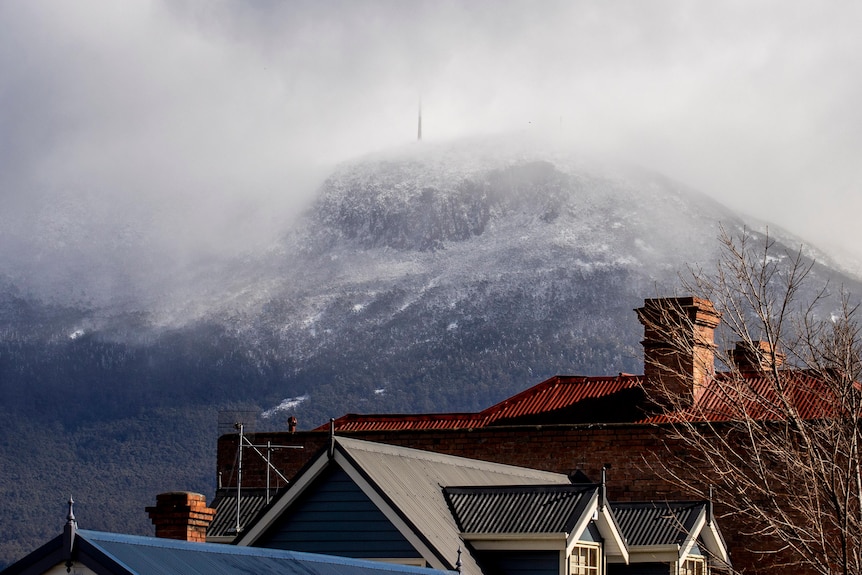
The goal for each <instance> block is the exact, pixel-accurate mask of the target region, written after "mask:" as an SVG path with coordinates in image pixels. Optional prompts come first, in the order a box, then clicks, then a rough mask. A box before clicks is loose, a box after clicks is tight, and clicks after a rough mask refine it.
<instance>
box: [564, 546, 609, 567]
mask: <svg viewBox="0 0 862 575" xmlns="http://www.w3.org/2000/svg"><path fill="white" fill-rule="evenodd" d="M600 550H601V549H600V547H599V546H598V545H586V544H582V545H576V546H575V549H574V550H573V551H572V556H571V557H570V558H569V573H570V575H601V573H602V570H601V567H600V565H601V563H600V555H601V554H600V553H599V551H600Z"/></svg>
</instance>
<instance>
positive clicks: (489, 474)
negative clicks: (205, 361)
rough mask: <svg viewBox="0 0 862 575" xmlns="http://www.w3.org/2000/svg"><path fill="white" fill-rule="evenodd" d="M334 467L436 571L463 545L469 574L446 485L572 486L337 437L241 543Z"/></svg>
mask: <svg viewBox="0 0 862 575" xmlns="http://www.w3.org/2000/svg"><path fill="white" fill-rule="evenodd" d="M331 464H335V465H339V466H340V467H342V469H344V470H345V471H346V472H347V473H348V475H350V476H351V478H352V479H353V481H354V482H355V483H356V484H357V485H358V486H359V487H360V488H361V489H362V490H363V491H364V492H365V493H366V495H368V496H369V497H370V498H371V499H372V500H373V501H375V502H376V504H377V505H378V506H379V507H380V508H381V511H383V512H384V514H386V515H387V517H388V518H389V519H390V521H392V523H393V524H394V525H395V526H396V528H398V529H399V530H400V531H402V534H403V535H404V536H405V537H407V539H408V540H410V541H411V542H413V543H414V545H415V546H416V547H417V549H418V550H419V551H420V552H422V554H423V556H424V557H425V558H426V560H427V561H428V562H429V563H430V564H431V565H432V566H433V567H437V568H443V569H454V568H455V561H456V559H457V553H458V549H459V547H460V548H461V549H462V552H463V554H462V557H461V560H462V563H463V568H462V572H463V573H465V574H475V573H481V571H480V570H479V567H478V565H477V564H476V561H475V558H474V557H473V556H472V555H471V554H470V552H469V549H467V548H466V547H465V546H464V543H463V541H462V540H461V537H460V533H461V530H460V528H459V527H458V525H457V523H456V522H455V518H454V517H453V516H452V513H451V512H450V510H449V506H448V504H447V502H446V499H445V497H444V496H443V487H444V486H446V485H459V486H479V485H484V486H489V485H490V486H493V485H498V486H503V485H569V484H570V482H569V479H568V477H567V476H565V475H562V474H559V473H550V472H547V471H537V470H533V469H527V468H523V467H515V466H511V465H503V464H499V463H490V462H485V461H478V460H474V459H467V458H464V457H456V456H453V455H444V454H440V453H433V452H429V451H419V450H416V449H409V448H406V447H398V446H392V445H385V444H380V443H372V442H368V441H361V440H358V439H351V438H345V437H336V438H335V439H334V446H333V449H332V451H331V456H330V455H328V454H325V453H324V454H322V455H321V456H320V457H319V458H318V460H316V461H315V462H314V463H313V464H312V465H310V466H308V467H307V468H306V469H307V471H306V473H305V474H304V475H307V476H308V477H306V478H303V477H300V478H298V479H297V481H296V483H294V485H293V486H292V487H291V488H290V489H288V490H287V492H285V493H284V494H283V495H282V496H281V498H280V499H279V500H277V501H276V502H275V503H274V504H273V505H271V506H270V507H269V509H268V510H267V511H266V512H264V513H263V514H262V515H261V516H259V517H258V519H257V521H256V523H255V524H253V525H250V526H249V527H248V529H247V530H246V532H245V533H244V534H243V536H242V537H241V538H240V539H239V541H238V542H237V543H238V544H239V545H254V542H255V541H256V540H257V539H258V538H259V537H260V536H261V535H262V534H263V533H264V532H265V531H266V529H267V528H268V527H269V526H271V525H273V524H274V523H275V522H276V521H277V519H278V517H279V516H280V515H281V514H282V513H283V512H284V511H285V510H286V509H287V508H288V507H289V505H290V504H291V503H292V502H293V501H294V500H296V498H297V497H298V496H299V495H300V494H301V493H302V492H303V490H304V489H306V488H307V487H309V486H310V485H311V483H312V480H313V476H316V475H317V474H319V473H321V472H322V470H323V469H324V468H325V467H326V466H327V465H331ZM423 551H424V552H423Z"/></svg>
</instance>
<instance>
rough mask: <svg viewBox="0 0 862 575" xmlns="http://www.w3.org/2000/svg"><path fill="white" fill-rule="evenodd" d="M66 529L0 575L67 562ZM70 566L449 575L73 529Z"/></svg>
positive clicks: (147, 574) (238, 574) (225, 573)
mask: <svg viewBox="0 0 862 575" xmlns="http://www.w3.org/2000/svg"><path fill="white" fill-rule="evenodd" d="M69 533H70V532H69V530H68V529H67V530H66V532H65V534H64V535H61V536H59V537H56V538H54V539H53V540H51V541H50V542H49V543H47V544H45V545H43V546H42V547H40V548H39V549H37V550H36V551H34V552H33V553H31V554H30V555H28V556H27V557H24V558H23V559H21V560H20V561H18V562H17V563H15V564H14V565H12V566H10V567H9V568H8V569H6V570H5V571H3V574H4V575H5V574H8V575H19V574H22V575H30V574H41V573H44V572H45V571H46V570H49V569H50V568H52V567H53V566H55V565H57V564H61V563H65V562H66V561H67V560H69V558H70V556H69V548H68V546H67V545H66V544H65V543H64V541H67V540H68V537H69ZM73 533H74V536H73V541H74V543H73V545H72V547H73V550H72V553H71V561H72V563H73V565H75V564H77V565H83V566H85V567H87V568H89V569H91V570H92V571H95V572H96V573H99V574H100V575H248V574H252V573H253V574H254V575H345V574H350V575H444V574H447V575H451V574H450V572H448V571H440V570H437V569H430V568H424V567H410V566H404V565H395V564H390V563H377V562H373V561H364V560H361V559H349V558H346V557H334V556H329V555H315V554H312V553H300V552H297V551H284V550H281V549H264V548H257V547H237V546H234V545H220V544H216V543H195V542H189V541H177V540H173V539H159V538H155V537H141V536H138V535H121V534H117V533H103V532H100V531H88V530H84V529H80V530H74V531H73Z"/></svg>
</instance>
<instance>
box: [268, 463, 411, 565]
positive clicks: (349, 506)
mask: <svg viewBox="0 0 862 575" xmlns="http://www.w3.org/2000/svg"><path fill="white" fill-rule="evenodd" d="M255 546H256V547H268V548H274V549H290V550H293V551H306V552H310V553H325V554H330V555H339V556H342V557H354V558H358V559H363V558H364V559H368V558H391V559H414V558H419V557H421V555H420V554H419V553H418V552H417V551H416V550H415V549H414V548H413V546H412V545H410V543H409V542H408V541H407V540H406V539H405V538H404V536H402V535H401V533H400V532H399V531H398V530H397V529H396V528H395V527H394V526H393V525H392V523H391V522H390V521H389V520H388V519H387V518H386V516H385V515H383V513H382V512H381V511H380V510H379V509H378V508H377V506H375V505H374V503H373V502H372V501H371V500H370V499H369V498H368V497H367V496H366V495H365V494H364V493H363V492H362V490H361V489H359V487H357V485H356V484H355V483H354V482H353V481H352V480H351V479H350V477H349V476H348V475H347V474H346V473H345V472H344V471H342V470H341V469H335V470H331V471H328V472H326V473H325V474H324V475H323V477H321V478H319V479H318V480H317V481H316V482H315V484H314V485H312V486H311V487H310V488H309V489H308V490H307V491H306V493H305V494H304V495H303V496H302V497H301V499H300V500H299V501H297V503H295V504H294V505H293V506H292V507H291V509H290V510H289V511H288V512H287V513H285V514H284V515H283V516H282V518H281V519H280V520H279V521H278V522H277V523H276V524H275V525H274V526H273V527H271V528H270V529H269V530H268V531H267V532H266V533H265V534H264V535H263V536H262V537H261V538H260V539H259V540H258V541H257V543H255Z"/></svg>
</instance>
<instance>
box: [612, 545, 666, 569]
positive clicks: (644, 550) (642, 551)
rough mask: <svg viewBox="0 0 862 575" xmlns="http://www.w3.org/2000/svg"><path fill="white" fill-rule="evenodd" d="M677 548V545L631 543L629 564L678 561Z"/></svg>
mask: <svg viewBox="0 0 862 575" xmlns="http://www.w3.org/2000/svg"><path fill="white" fill-rule="evenodd" d="M679 550H680V547H679V545H632V546H631V547H629V564H630V565H631V564H633V563H655V562H662V563H663V562H669V563H670V562H673V561H679V557H680V552H679ZM611 562H612V563H616V562H617V561H611Z"/></svg>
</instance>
